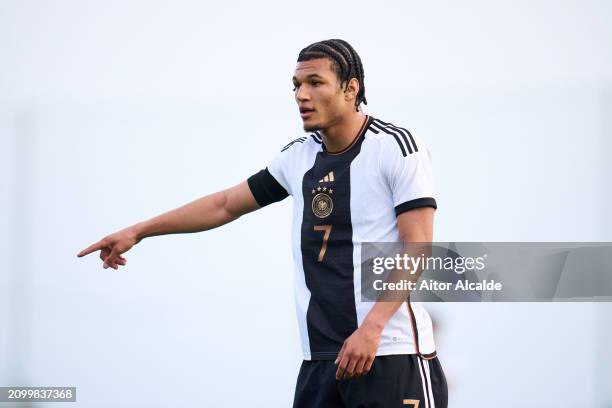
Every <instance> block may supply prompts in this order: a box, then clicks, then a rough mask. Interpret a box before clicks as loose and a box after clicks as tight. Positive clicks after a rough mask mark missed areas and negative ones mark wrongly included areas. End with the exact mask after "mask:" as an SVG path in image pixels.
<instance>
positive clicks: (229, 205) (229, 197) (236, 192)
mask: <svg viewBox="0 0 612 408" xmlns="http://www.w3.org/2000/svg"><path fill="white" fill-rule="evenodd" d="M224 198H225V200H224V208H225V210H226V211H227V212H228V213H229V214H230V215H231V216H232V217H234V218H238V217H240V216H241V215H244V214H247V213H250V212H251V211H255V210H257V209H258V208H260V206H259V204H258V203H257V200H255V197H254V196H253V193H252V192H251V189H250V188H249V185H248V183H247V182H246V181H243V182H242V183H240V184H238V185H236V186H234V187H231V188H228V189H227V190H225V191H224Z"/></svg>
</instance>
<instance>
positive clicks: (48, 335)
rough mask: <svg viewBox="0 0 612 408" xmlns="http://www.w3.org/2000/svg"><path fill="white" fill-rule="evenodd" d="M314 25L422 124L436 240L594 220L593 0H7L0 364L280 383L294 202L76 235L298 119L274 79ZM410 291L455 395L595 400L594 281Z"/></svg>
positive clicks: (88, 378)
mask: <svg viewBox="0 0 612 408" xmlns="http://www.w3.org/2000/svg"><path fill="white" fill-rule="evenodd" d="M326 38H344V39H347V40H348V41H349V42H351V43H352V44H353V45H354V47H355V48H356V49H357V51H358V52H359V53H360V55H361V57H362V59H363V62H364V67H365V73H366V80H365V85H366V89H367V97H368V100H369V102H370V103H369V105H368V106H367V109H366V111H367V112H369V113H371V114H373V115H375V116H376V115H379V116H380V117H383V118H386V119H388V120H390V121H393V122H397V123H399V124H402V125H403V126H405V127H408V128H409V129H410V130H411V131H413V132H414V133H418V134H420V135H421V136H422V137H424V138H425V140H427V142H428V144H429V147H430V149H431V151H432V153H433V159H434V167H435V173H436V178H437V183H438V190H439V203H440V208H439V210H438V212H437V216H436V233H435V238H436V240H438V241H611V240H612V234H611V232H610V227H612V222H611V218H610V215H609V213H608V212H607V210H608V208H609V207H610V205H611V204H612V193H611V192H610V188H609V186H610V182H609V179H610V176H612V165H611V164H610V162H609V161H608V152H609V151H610V148H612V142H611V141H610V137H611V136H612V119H610V118H611V117H612V83H611V79H612V47H611V41H610V38H612V3H610V2H608V1H582V2H578V1H574V2H570V1H561V2H559V1H554V2H553V1H494V2H487V1H470V2H461V3H458V2H451V1H446V2H438V3H435V4H430V3H425V2H419V3H417V2H403V1H397V2H395V1H383V2H379V3H376V4H374V3H371V2H367V3H366V2H360V1H351V2H348V1H342V2H331V3H327V2H322V1H310V2H307V3H297V2H296V3H293V2H280V1H279V2H247V1H233V2H231V1H230V2H224V4H223V5H221V4H220V3H219V4H212V3H203V2H195V1H193V2H187V1H182V2H181V1H179V2H176V1H175V2H151V1H146V2H145V1H128V2H118V1H85V2H77V1H55V2H42V1H10V0H9V1H4V2H2V3H0V50H1V52H0V174H2V177H1V178H0V180H2V183H1V184H0V197H2V200H0V214H1V215H0V227H1V230H2V234H1V235H0V240H1V241H0V248H2V249H1V252H0V253H1V254H2V256H0V386H1V385H56V386H64V385H66V386H68V385H70V386H76V387H77V388H78V403H77V405H78V406H82V407H108V406H114V407H133V406H147V407H167V406H187V405H188V406H191V405H196V406H214V407H217V406H219V407H220V406H228V407H236V406H261V407H286V406H290V404H291V401H292V397H293V388H294V384H295V379H296V376H297V371H298V368H299V363H300V359H301V353H300V348H299V344H298V332H297V324H296V322H295V315H294V311H293V294H292V261H291V258H290V250H289V249H290V248H289V219H290V212H291V202H290V200H285V202H282V203H280V204H276V205H274V206H270V207H268V208H266V209H264V210H262V211H259V212H257V213H254V214H252V215H249V216H247V217H245V218H243V219H241V220H239V221H237V222H235V223H233V224H231V225H228V226H226V227H223V228H221V229H218V230H214V231H210V232H207V233H202V234H195V235H175V236H166V237H157V238H152V239H148V240H145V241H143V242H142V243H141V244H139V245H138V246H137V247H135V248H134V249H133V250H132V251H131V252H129V253H128V254H127V258H128V266H127V267H126V268H123V269H120V270H119V271H114V270H103V269H102V268H101V265H100V262H99V259H97V258H96V257H95V256H90V257H88V258H85V259H77V258H76V257H75V254H76V253H77V252H78V251H79V250H81V249H83V248H84V247H85V246H87V245H89V244H90V243H92V242H94V241H96V240H98V239H99V238H101V237H103V236H104V235H106V234H108V233H111V232H113V231H115V230H117V229H120V228H122V227H125V226H127V225H130V224H132V223H134V222H137V221H140V220H143V219H145V218H148V217H150V216H153V215H156V214H158V213H160V212H163V211H166V210H168V209H171V208H175V207H177V206H179V205H182V204H184V203H185V202H188V201H191V200H192V199H195V198H197V197H199V196H202V195H204V194H207V193H210V192H213V191H216V190H218V189H221V188H224V187H227V186H229V185H232V184H235V183H238V182H240V181H242V180H243V179H244V178H246V177H247V176H249V175H251V174H252V173H254V172H255V171H257V170H259V169H260V168H262V167H264V166H265V165H266V164H267V162H268V160H269V159H270V158H271V157H272V156H273V155H274V154H275V153H276V152H277V151H278V149H279V148H280V147H282V146H283V145H284V144H286V143H287V142H288V141H290V140H293V139H295V138H296V137H299V136H301V135H302V131H301V126H300V123H301V121H300V119H299V116H298V112H297V108H296V106H295V104H294V101H293V99H292V93H291V80H290V78H291V75H292V74H293V68H294V65H295V59H296V58H297V54H298V52H299V50H300V49H301V48H302V47H304V46H306V45H308V44H309V43H311V42H314V41H318V40H321V39H326ZM271 247H273V248H275V253H276V254H278V255H277V256H275V257H273V258H270V257H269V256H268V254H269V253H270V248H271ZM428 309H429V310H430V311H431V314H432V316H433V317H434V318H435V319H436V322H437V324H438V326H439V327H438V331H437V343H438V349H439V354H440V359H441V362H442V364H443V366H444V367H445V369H446V373H447V379H448V381H449V385H450V406H451V407H468V406H470V407H471V406H492V405H495V406H497V407H515V406H517V404H518V405H522V406H528V407H570V406H580V407H609V406H612V391H610V389H611V388H612V387H610V384H611V383H612V369H611V368H610V367H612V365H611V363H612V352H610V351H609V344H610V342H611V341H612V329H610V327H612V326H611V323H612V318H611V317H610V316H611V314H610V312H612V308H611V307H610V305H607V304H590V303H581V304H569V303H566V304H561V303H551V304H450V303H449V304H431V305H429V306H428ZM40 405H41V406H44V404H40Z"/></svg>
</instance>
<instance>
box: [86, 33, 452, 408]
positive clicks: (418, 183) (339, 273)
mask: <svg viewBox="0 0 612 408" xmlns="http://www.w3.org/2000/svg"><path fill="white" fill-rule="evenodd" d="M293 85H294V94H295V100H296V102H297V105H298V108H299V112H300V116H301V118H302V121H303V126H304V130H305V131H306V132H307V133H308V134H307V135H306V136H302V137H300V138H298V139H295V140H293V141H292V142H291V143H289V144H287V145H286V146H285V147H283V148H282V149H281V151H280V152H279V153H278V154H277V155H276V156H275V157H274V158H273V160H272V161H271V162H270V163H269V164H268V166H267V167H266V168H265V169H263V170H261V171H260V172H258V173H256V174H254V175H252V176H251V177H249V178H248V179H247V180H246V181H244V182H242V183H240V184H238V185H236V186H234V187H231V188H229V189H227V190H224V191H220V192H217V193H214V194H211V195H208V196H205V197H202V198H200V199H197V200H195V201H193V202H191V203H189V204H186V205H184V206H182V207H179V208H177V209H175V210H172V211H169V212H167V213H164V214H162V215H159V216H157V217H154V218H152V219H150V220H148V221H145V222H141V223H137V224H135V225H133V226H131V227H128V228H126V229H123V230H121V231H118V232H115V233H114V234H111V235H109V236H107V237H105V238H103V239H102V240H101V241H99V242H97V243H95V244H93V245H91V246H89V247H88V248H86V249H84V250H83V251H81V252H80V253H79V254H78V256H84V255H87V254H89V253H92V252H94V251H98V250H100V258H101V259H102V261H103V262H104V264H103V267H104V268H108V267H111V268H114V269H118V268H119V266H123V265H125V264H126V259H125V258H124V257H123V255H122V254H123V253H125V252H126V251H128V250H129V249H130V248H132V246H133V245H135V244H137V243H138V242H140V241H141V240H142V239H143V238H147V237H151V236H155V235H162V234H174V233H190V232H198V231H205V230H209V229H212V228H215V227H219V226H221V225H223V224H226V223H228V222H231V221H234V220H236V219H237V218H239V217H240V216H242V215H244V214H246V213H249V212H251V211H254V210H256V209H258V208H261V207H264V206H266V205H268V204H271V203H274V202H277V201H280V200H283V199H285V198H286V197H288V196H289V195H291V196H292V197H293V204H294V215H293V234H292V238H293V257H294V262H295V296H296V309H297V318H298V323H299V328H300V334H301V341H302V350H303V353H304V361H303V363H302V366H301V368H300V372H299V375H298V379H297V384H296V389H295V397H294V403H293V404H294V405H293V406H294V407H298V408H301V407H307V408H313V407H322V408H323V407H324V408H329V407H406V406H409V407H417V408H423V407H425V408H430V407H431V408H434V407H436V408H440V407H446V406H447V386H446V379H445V377H444V373H443V371H442V367H441V365H440V362H439V361H438V358H437V356H436V349H435V345H434V338H433V332H432V325H431V319H430V317H429V315H428V314H427V312H426V311H425V310H424V309H423V308H422V306H421V305H420V304H418V303H412V302H410V299H409V298H408V300H406V301H385V302H383V301H378V302H362V301H361V293H360V290H361V276H360V264H361V260H360V257H361V254H360V249H361V245H362V243H363V242H400V241H403V242H406V243H408V242H431V241H432V238H433V237H432V235H433V219H434V211H435V209H436V208H437V204H436V200H435V190H434V186H433V180H432V171H431V162H430V156H429V152H428V150H427V148H426V146H425V144H424V143H423V141H422V140H421V139H420V138H418V137H416V136H414V135H412V134H411V133H410V132H409V131H408V130H406V129H404V128H402V127H399V126H395V125H393V124H391V123H389V122H385V121H384V120H382V119H379V118H374V117H373V116H369V115H365V114H364V112H363V109H362V104H366V103H367V101H366V98H365V86H364V73H363V66H362V63H361V59H360V57H359V55H358V54H357V53H356V52H355V50H354V49H353V47H351V45H350V44H348V43H347V42H346V41H343V40H338V39H333V40H326V41H320V42H317V43H314V44H311V45H309V46H308V47H306V48H304V49H303V50H302V51H301V52H300V54H299V56H298V60H297V66H296V69H295V74H294V76H293Z"/></svg>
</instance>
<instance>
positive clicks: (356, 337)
mask: <svg viewBox="0 0 612 408" xmlns="http://www.w3.org/2000/svg"><path fill="white" fill-rule="evenodd" d="M433 219H434V209H433V208H431V207H421V208H415V209H413V210H410V211H406V212H404V213H401V214H400V215H399V216H398V217H397V227H398V231H399V234H400V239H401V240H402V242H404V243H410V242H418V243H421V242H432V239H433ZM404 302H405V301H378V302H376V304H375V305H374V306H373V307H372V309H370V312H369V313H368V314H367V316H366V317H365V319H364V320H363V322H362V324H361V326H359V328H358V329H357V330H355V332H354V333H353V334H352V335H351V336H350V337H349V338H348V339H346V341H345V342H344V345H343V346H342V349H341V350H340V353H339V354H338V358H337V360H336V364H338V369H337V371H336V378H337V379H346V378H350V377H353V376H359V375H363V374H366V373H367V372H368V371H370V368H371V367H372V363H373V362H374V357H375V356H376V350H377V348H378V344H379V343H380V337H381V334H382V331H383V329H384V328H385V326H386V324H387V322H388V321H389V319H390V318H391V317H392V316H393V315H394V314H395V312H396V311H397V309H399V307H400V306H401V305H403V304H404Z"/></svg>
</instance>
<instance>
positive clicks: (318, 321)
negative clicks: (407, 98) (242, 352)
mask: <svg viewBox="0 0 612 408" xmlns="http://www.w3.org/2000/svg"><path fill="white" fill-rule="evenodd" d="M248 184H249V187H250V189H251V191H252V193H253V195H254V197H255V199H256V200H257V202H258V203H259V205H261V206H265V205H268V204H270V203H273V202H276V201H280V200H282V199H284V198H285V197H287V196H289V195H291V196H292V197H293V202H294V210H293V214H294V215H293V233H292V241H293V257H294V261H295V301H296V310H297V318H298V324H299V328H300V335H301V341H302V349H303V352H304V358H305V359H306V360H317V359H335V358H336V356H337V354H338V352H339V351H340V348H341V347H342V344H343V342H344V341H345V340H346V339H347V338H348V337H349V336H350V335H351V334H352V333H353V332H354V331H355V330H356V329H357V327H358V326H359V325H360V324H361V322H362V321H363V319H364V318H365V316H366V315H367V314H368V312H369V311H370V309H371V308H372V307H373V306H374V303H372V302H365V301H364V302H362V301H361V273H360V265H361V259H360V257H361V244H362V243H363V242H398V241H399V233H398V228H397V219H396V217H397V215H399V214H401V213H402V212H404V211H408V210H411V209H414V208H418V207H434V208H437V204H436V199H435V196H436V194H435V190H434V183H433V177H432V170H431V159H430V155H429V151H428V149H427V148H426V146H425V145H424V144H423V141H422V140H421V139H420V138H418V137H416V136H413V135H412V134H411V133H410V132H409V131H408V130H406V129H404V128H400V127H397V126H394V125H392V124H391V123H387V122H384V121H382V120H380V119H376V118H373V117H371V116H366V117H365V120H364V124H363V126H362V128H361V130H360V132H359V134H358V135H357V137H356V138H355V140H354V141H353V143H352V144H351V145H350V146H349V147H347V148H346V149H344V150H343V151H341V152H337V153H330V152H328V151H327V150H326V148H325V145H324V143H323V141H322V139H321V137H320V134H319V133H318V132H314V133H313V134H311V135H308V136H304V137H301V138H299V139H296V140H294V141H293V142H291V143H289V144H288V145H287V146H285V147H284V148H283V149H282V150H281V152H280V153H278V154H277V156H276V157H275V158H274V159H273V160H272V162H271V163H270V164H269V165H268V166H267V168H266V169H264V170H261V171H260V172H258V173H257V174H255V175H253V176H251V177H249V179H248ZM389 354H421V355H423V356H425V357H426V358H429V357H432V358H433V357H434V356H435V345H434V339H433V332H432V326H431V319H430V317H429V315H428V314H427V312H426V311H425V309H423V307H422V306H421V305H420V304H419V303H416V302H406V304H405V306H403V307H400V308H399V309H398V310H397V312H396V313H395V315H394V316H393V317H392V318H391V319H390V320H389V322H388V323H387V325H386V327H385V328H384V330H383V333H382V337H381V342H380V345H379V348H378V351H377V355H389Z"/></svg>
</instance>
